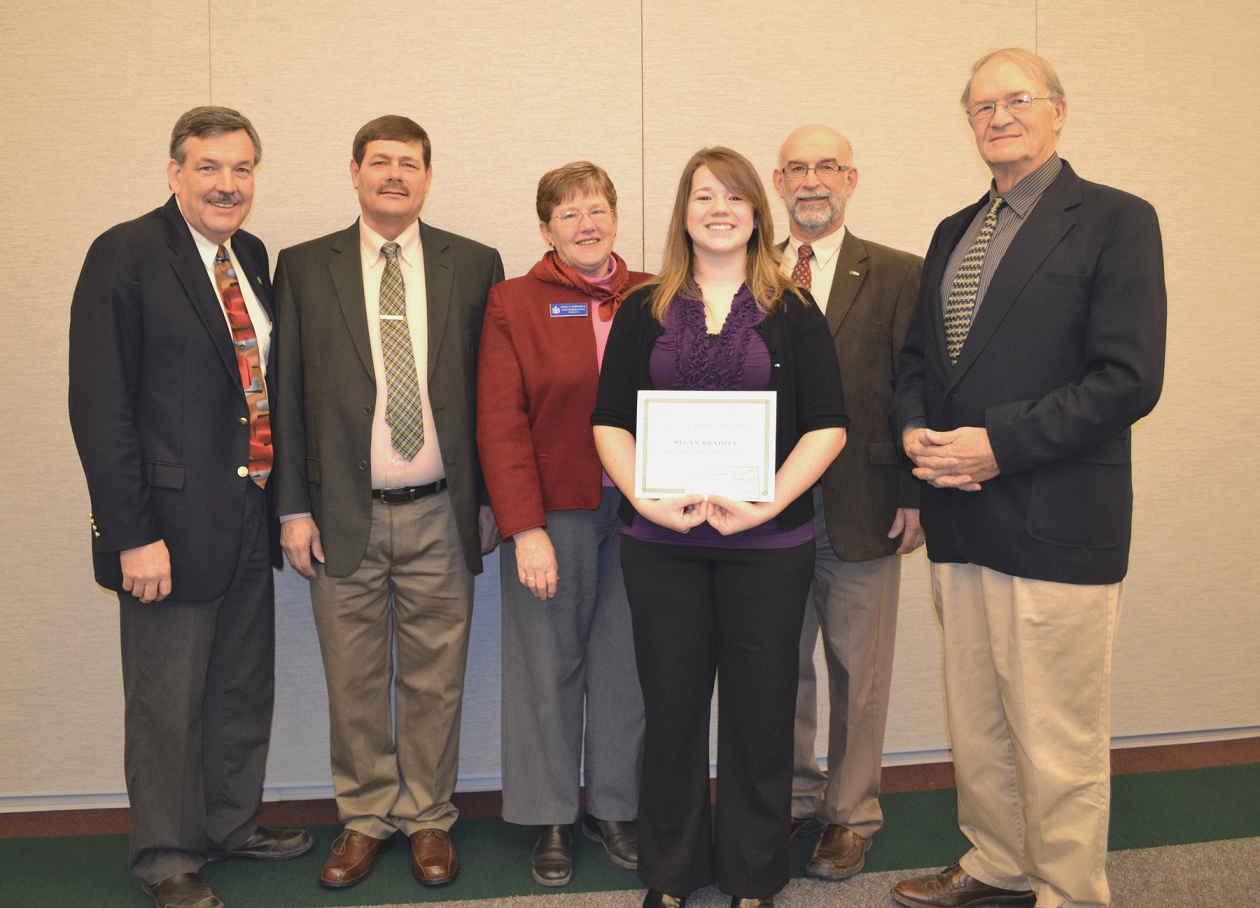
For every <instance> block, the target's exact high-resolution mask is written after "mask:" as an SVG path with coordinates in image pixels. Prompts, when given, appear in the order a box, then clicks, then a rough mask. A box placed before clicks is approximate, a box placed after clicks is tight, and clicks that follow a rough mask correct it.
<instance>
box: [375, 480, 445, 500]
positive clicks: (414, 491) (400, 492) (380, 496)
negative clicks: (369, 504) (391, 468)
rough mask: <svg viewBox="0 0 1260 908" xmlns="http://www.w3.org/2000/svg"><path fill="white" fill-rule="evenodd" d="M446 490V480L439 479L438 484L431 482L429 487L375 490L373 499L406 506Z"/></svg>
mask: <svg viewBox="0 0 1260 908" xmlns="http://www.w3.org/2000/svg"><path fill="white" fill-rule="evenodd" d="M445 488H446V480H445V479H439V480H438V481H437V482H431V483H429V484H428V485H427V486H407V487H406V488H402V489H373V490H372V497H373V498H375V499H377V500H378V501H383V502H385V503H386V504H406V503H407V502H409V501H416V500H417V499H420V498H427V497H428V496H430V495H432V494H433V493H434V492H440V491H442V490H443V489H445Z"/></svg>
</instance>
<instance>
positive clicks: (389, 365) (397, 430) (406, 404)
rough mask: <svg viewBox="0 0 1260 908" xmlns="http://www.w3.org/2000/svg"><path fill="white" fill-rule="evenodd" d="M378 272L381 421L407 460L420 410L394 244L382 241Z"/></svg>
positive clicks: (418, 443) (417, 441) (416, 443)
mask: <svg viewBox="0 0 1260 908" xmlns="http://www.w3.org/2000/svg"><path fill="white" fill-rule="evenodd" d="M381 252H383V253H385V272H384V273H383V274H382V275H381V296H380V304H381V355H382V358H383V359H384V360H385V423H386V425H388V426H389V428H390V440H391V442H392V443H393V445H394V450H395V451H397V452H398V453H399V454H401V455H402V456H403V457H405V458H407V459H408V460H411V459H412V458H413V457H415V456H416V454H417V453H419V451H420V448H421V447H423V446H424V409H423V407H422V405H421V403H420V382H419V380H418V378H417V377H416V355H415V352H414V351H413V350H412V348H411V326H410V325H409V324H408V323H407V289H406V286H405V285H404V284H403V276H402V268H401V267H399V265H398V244H397V243H385V244H384V245H383V246H381Z"/></svg>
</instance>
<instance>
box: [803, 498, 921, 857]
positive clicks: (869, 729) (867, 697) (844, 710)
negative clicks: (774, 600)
mask: <svg viewBox="0 0 1260 908" xmlns="http://www.w3.org/2000/svg"><path fill="white" fill-rule="evenodd" d="M814 511H815V514H814V538H815V540H816V541H817V545H818V553H817V558H816V560H815V561H814V582H813V585H812V586H811V587H810V602H811V606H807V607H806V609H805V622H804V626H803V628H802V630H801V677H800V683H799V684H798V686H797V692H796V745H795V754H796V755H795V760H794V762H795V766H794V769H793V774H792V815H793V816H795V817H808V816H818V817H819V818H820V819H822V820H823V821H824V822H826V823H831V824H835V825H838V826H845V827H847V828H848V829H851V830H853V831H854V832H856V833H857V834H858V835H860V836H864V837H865V838H870V837H871V836H872V835H874V834H875V833H876V832H878V831H879V829H880V827H882V826H883V825H884V815H883V812H882V811H881V810H880V808H879V781H880V771H881V769H882V766H883V753H884V725H885V723H886V722H887V720H888V693H889V689H890V688H891V686H892V666H893V643H894V640H895V639H896V635H897V597H898V593H899V592H900V590H901V558H900V556H898V555H890V556H889V557H887V558H878V559H876V560H874V561H862V562H856V563H850V562H845V561H841V560H840V559H839V558H838V557H837V556H836V553H835V550H834V549H832V547H831V540H830V538H829V537H828V536H827V519H826V515H825V513H824V511H823V500H822V492H821V491H820V490H819V489H818V488H815V489H814ZM820 627H821V629H822V634H823V652H824V654H825V656H826V659H827V675H828V680H829V684H828V694H829V696H830V700H831V723H830V728H829V730H828V736H827V772H826V773H824V772H823V771H822V770H821V769H820V768H819V766H818V760H817V759H816V758H815V756H814V748H815V743H814V742H815V740H816V737H817V729H818V703H817V686H818V685H817V679H816V678H815V673H814V647H815V644H816V642H817V640H818V631H819V628H820Z"/></svg>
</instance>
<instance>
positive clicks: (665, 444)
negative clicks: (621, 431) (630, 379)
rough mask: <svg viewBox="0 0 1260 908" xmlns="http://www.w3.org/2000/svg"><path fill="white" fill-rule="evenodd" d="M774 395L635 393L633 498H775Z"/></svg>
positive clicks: (739, 392)
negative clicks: (691, 496) (636, 398)
mask: <svg viewBox="0 0 1260 908" xmlns="http://www.w3.org/2000/svg"><path fill="white" fill-rule="evenodd" d="M775 398H776V392H774V391H640V392H639V409H638V414H637V418H636V425H635V445H634V494H635V496H636V497H638V498H676V497H678V496H679V495H689V494H692V493H699V494H702V495H723V496H725V497H727V498H734V499H736V500H737V501H774V441H775V438H774V435H775V425H776V423H775Z"/></svg>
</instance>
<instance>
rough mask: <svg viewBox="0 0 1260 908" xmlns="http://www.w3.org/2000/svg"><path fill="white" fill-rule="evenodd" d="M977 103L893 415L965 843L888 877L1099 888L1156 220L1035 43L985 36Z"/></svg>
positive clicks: (1017, 897)
mask: <svg viewBox="0 0 1260 908" xmlns="http://www.w3.org/2000/svg"><path fill="white" fill-rule="evenodd" d="M963 107H964V108H965V109H966V111H967V116H968V119H969V121H970V123H971V127H972V130H973V132H974V133H975V138H976V145H977V147H978V149H979V151H980V156H981V157H982V158H983V159H984V161H985V163H986V164H988V166H989V168H990V170H991V171H992V173H993V185H992V187H991V188H990V191H989V192H988V193H987V194H986V195H985V197H984V198H982V199H981V200H980V201H979V202H978V203H976V204H975V205H972V206H970V207H968V208H966V209H964V210H963V211H961V212H959V213H958V214H955V215H953V216H952V217H949V218H946V219H945V220H944V221H943V222H941V224H940V226H939V227H938V228H937V230H936V234H935V236H934V237H933V239H932V245H931V247H930V248H929V250H928V254H927V258H926V261H925V264H924V269H923V284H922V290H921V292H920V294H919V300H918V306H917V310H916V312H915V315H914V318H913V320H912V321H911V325H910V329H909V332H908V334H907V337H906V343H905V346H904V348H903V349H902V353H901V362H900V368H899V373H898V376H897V385H896V393H895V396H894V403H893V415H892V419H893V425H894V428H895V430H896V432H897V434H898V435H899V437H900V438H901V440H902V443H903V449H904V453H905V454H906V456H907V457H908V458H909V460H910V461H911V462H912V463H913V467H914V473H915V475H916V476H918V477H919V478H920V479H923V480H925V481H926V485H925V487H924V489H923V491H922V497H921V501H920V508H921V519H922V523H923V528H924V532H925V534H926V536H927V548H928V559H929V560H930V562H931V569H932V588H933V598H934V601H935V606H936V610H937V615H938V617H939V619H940V621H941V626H942V639H943V644H944V671H945V693H946V707H947V713H948V719H949V730H950V738H951V744H952V748H953V758H954V766H955V771H956V776H957V783H958V819H959V824H960V826H961V827H962V831H963V832H964V833H965V834H966V836H967V837H968V838H969V839H970V840H971V842H972V846H973V847H972V849H971V850H970V851H969V852H968V853H967V854H966V855H964V856H963V858H962V859H961V861H960V862H959V864H958V865H956V866H955V867H952V868H949V869H948V870H946V871H944V872H943V873H940V874H935V875H932V876H928V877H923V878H919V879H915V880H907V881H905V882H903V883H901V884H899V885H898V886H897V887H895V888H894V890H893V896H894V897H895V898H896V899H897V900H898V901H899V902H900V903H902V904H904V905H914V906H960V905H977V904H989V903H993V904H1002V905H1024V906H1032V905H1043V906H1062V905H1105V904H1107V903H1108V901H1109V893H1108V889H1107V880H1106V874H1105V863H1106V854H1107V823H1108V809H1109V800H1110V788H1109V778H1110V774H1109V766H1110V764H1109V757H1110V676H1111V651H1112V643H1113V640H1114V636H1115V630H1116V624H1117V619H1118V616H1119V606H1120V598H1121V581H1122V580H1123V579H1124V576H1125V573H1126V571H1127V569H1128V554H1129V540H1130V530H1131V524H1132V511H1133V488H1132V475H1131V464H1130V435H1131V426H1132V425H1133V423H1134V422H1136V421H1137V420H1139V419H1141V418H1142V417H1143V416H1145V415H1146V414H1147V413H1149V412H1150V411H1151V409H1152V408H1153V407H1154V406H1155V403H1156V401H1157V400H1158V398H1159V394H1160V389H1161V386H1162V382H1163V371H1164V338H1165V326H1166V316H1167V296H1166V292H1165V288H1164V268H1163V251H1162V244H1161V239H1160V230H1159V222H1158V220H1157V218H1156V215H1155V211H1154V209H1153V208H1152V207H1151V206H1150V205H1149V204H1148V203H1146V202H1144V201H1142V200H1141V199H1139V198H1136V197H1134V196H1132V195H1129V194H1127V193H1124V192H1121V191H1119V190H1116V189H1112V188H1110V187H1107V186H1101V185H1099V184H1096V183H1090V182H1087V181H1085V180H1082V179H1080V177H1078V176H1077V175H1076V173H1075V172H1074V171H1073V170H1072V168H1071V167H1070V166H1069V165H1068V164H1067V162H1065V161H1062V160H1061V159H1060V158H1059V157H1058V155H1057V153H1056V151H1055V147H1056V143H1057V138H1058V134H1059V131H1060V130H1061V129H1062V127H1063V123H1064V120H1065V117H1066V114H1067V101H1066V99H1065V97H1064V92H1063V88H1062V85H1061V84H1060V83H1059V80H1058V77H1057V76H1056V75H1055V73H1054V70H1053V68H1052V67H1051V66H1050V64H1049V63H1048V62H1047V61H1045V60H1044V59H1042V58H1041V57H1038V56H1036V55H1035V54H1032V53H1030V52H1028V51H1024V50H1019V49H1006V50H1001V51H997V52H995V53H993V54H990V55H988V56H987V57H984V58H983V59H981V60H980V61H979V62H978V63H977V64H976V66H975V67H974V68H973V70H972V78H971V80H970V81H969V82H968V84H967V88H966V90H965V91H964V93H963Z"/></svg>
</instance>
